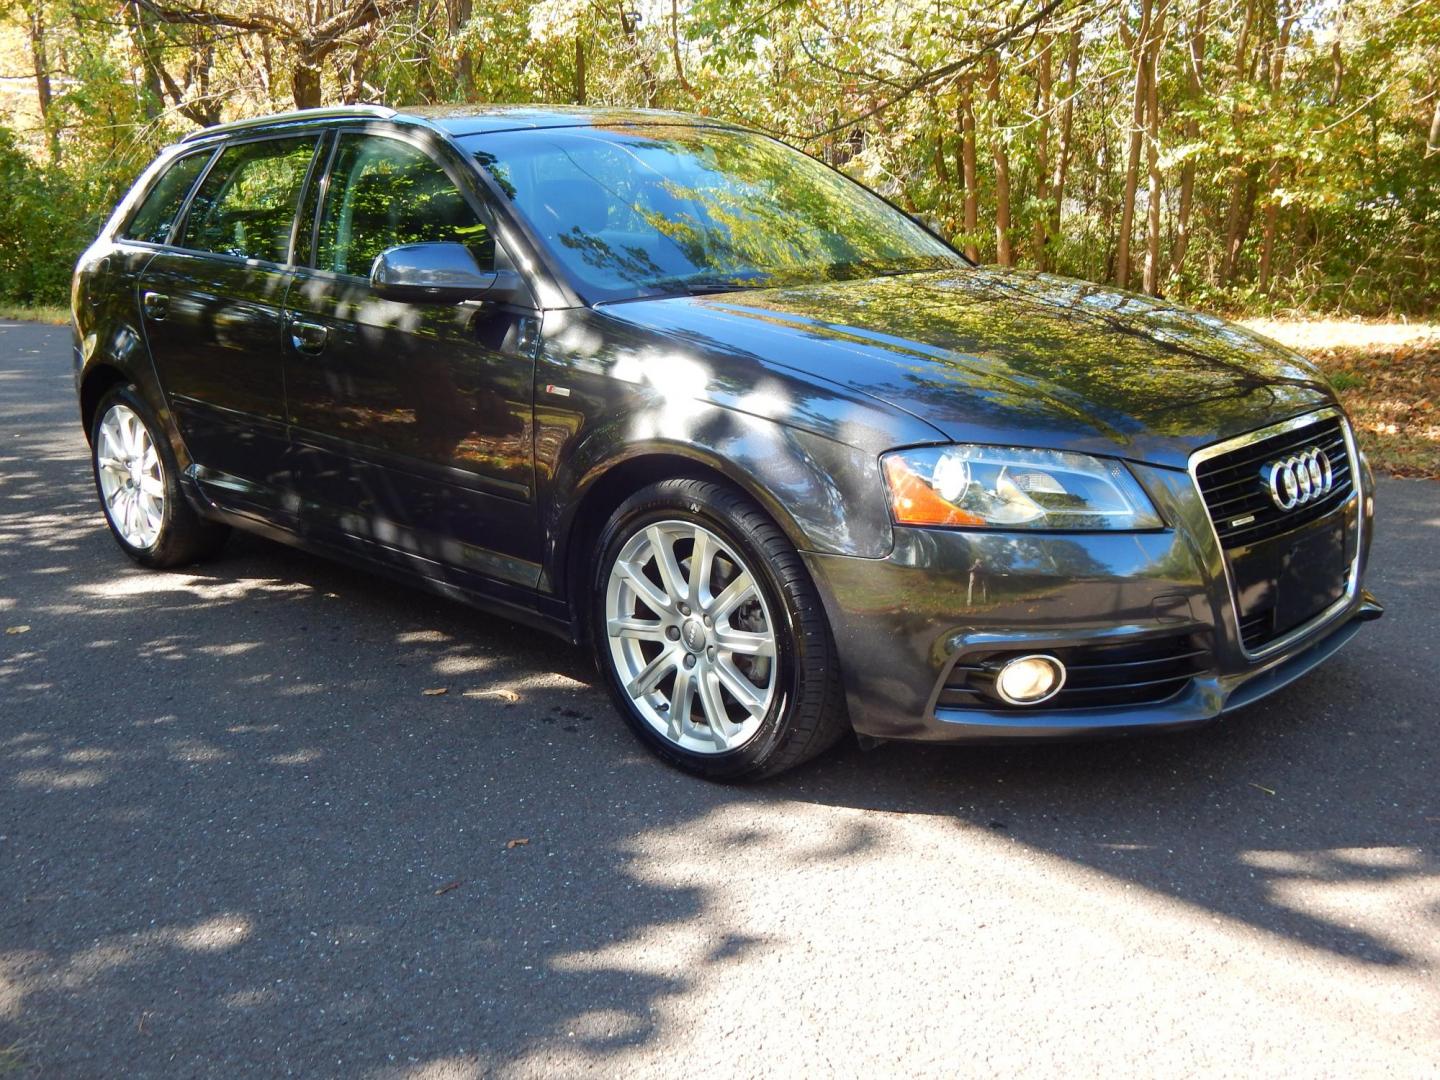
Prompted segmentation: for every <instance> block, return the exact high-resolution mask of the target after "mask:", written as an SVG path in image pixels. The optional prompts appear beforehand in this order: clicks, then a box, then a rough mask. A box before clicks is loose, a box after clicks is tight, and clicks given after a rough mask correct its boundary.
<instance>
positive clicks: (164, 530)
mask: <svg viewBox="0 0 1440 1080" xmlns="http://www.w3.org/2000/svg"><path fill="white" fill-rule="evenodd" d="M90 463H91V467H92V468H93V470H94V473H95V488H96V490H97V491H98V492H99V495H100V506H101V509H103V510H104V511H105V521H106V523H107V524H108V525H109V526H110V533H111V535H112V536H114V537H115V542H116V543H117V544H119V545H120V550H122V551H123V552H125V554H126V555H128V556H130V558H132V559H134V560H135V561H136V562H138V563H140V564H141V565H142V566H149V567H154V568H157V569H159V568H164V567H170V566H181V565H184V564H185V563H190V562H194V561H196V560H197V559H201V558H204V557H205V556H207V555H211V554H213V553H214V552H215V551H217V550H218V549H219V548H220V546H221V545H222V544H223V543H224V542H225V538H226V536H227V535H229V531H230V530H229V529H228V528H226V527H225V526H224V525H220V524H218V523H216V522H213V521H207V520H205V519H204V518H202V517H201V516H200V515H199V514H197V513H196V512H195V510H194V508H193V507H191V505H190V504H189V502H187V501H186V499H185V494H184V492H182V491H181V490H180V470H179V467H178V465H177V464H176V462H175V455H174V454H173V453H171V450H170V445H169V443H168V442H167V441H166V439H165V437H164V432H163V430H162V429H161V427H160V423H159V421H158V420H157V419H156V418H155V415H154V413H152V412H151V410H150V407H149V406H148V405H147V404H146V403H145V400H144V398H142V397H141V396H140V395H139V393H137V392H136V390H135V388H134V387H132V386H120V387H116V388H115V389H113V390H111V391H110V392H109V393H108V394H106V395H105V397H104V398H103V399H102V400H101V402H100V405H99V407H98V408H97V409H96V410H95V422H94V426H93V428H92V429H91V432H90Z"/></svg>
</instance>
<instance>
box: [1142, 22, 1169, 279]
mask: <svg viewBox="0 0 1440 1080" xmlns="http://www.w3.org/2000/svg"><path fill="white" fill-rule="evenodd" d="M1167 6H1168V0H1160V6H1159V9H1158V10H1157V11H1156V13H1155V27H1154V33H1152V34H1151V37H1152V38H1154V44H1152V45H1151V46H1150V48H1149V49H1148V50H1147V52H1148V53H1149V59H1147V60H1146V62H1145V111H1146V114H1147V120H1146V124H1147V130H1146V132H1145V167H1146V171H1147V173H1148V174H1149V178H1150V187H1149V190H1148V196H1149V198H1148V199H1147V201H1146V206H1145V214H1146V230H1145V275H1144V279H1143V281H1144V287H1145V291H1146V292H1147V293H1149V294H1150V295H1151V296H1159V295H1160V197H1161V194H1162V191H1161V186H1160V179H1161V177H1160V41H1161V40H1162V39H1163V38H1164V36H1165V11H1166V7H1167Z"/></svg>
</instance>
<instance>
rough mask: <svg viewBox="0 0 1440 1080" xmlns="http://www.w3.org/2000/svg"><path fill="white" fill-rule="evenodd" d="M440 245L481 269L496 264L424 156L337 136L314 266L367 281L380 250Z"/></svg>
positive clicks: (466, 208) (466, 211)
mask: <svg viewBox="0 0 1440 1080" xmlns="http://www.w3.org/2000/svg"><path fill="white" fill-rule="evenodd" d="M444 241H451V242H458V243H462V244H465V245H466V246H467V247H469V248H470V251H471V253H472V254H473V255H474V256H475V261H476V262H478V263H479V264H480V267H481V268H482V269H486V270H488V269H490V268H491V267H492V266H493V265H494V262H495V244H494V241H493V239H492V238H491V236H490V230H489V229H487V228H486V227H485V224H484V223H483V222H482V221H481V220H480V218H479V217H478V216H476V214H475V211H474V210H473V209H471V207H470V204H469V203H467V202H466V201H465V197H464V196H463V195H461V194H460V191H459V189H458V188H456V186H455V185H454V184H453V183H452V182H451V180H450V178H449V177H448V176H446V175H445V170H444V169H442V168H441V167H440V166H439V165H438V164H437V163H436V162H435V161H433V160H432V159H431V158H430V157H429V156H428V155H427V154H425V153H424V152H423V151H421V150H418V149H416V148H415V147H413V146H411V145H409V144H408V143H404V142H401V141H399V140H398V139H385V138H379V137H376V136H372V135H342V136H341V138H340V145H339V147H338V148H337V149H336V152H335V163H334V165H332V166H331V169H330V189H329V191H328V193H327V194H326V196H325V208H324V210H323V211H322V213H321V216H320V243H319V245H318V246H317V248H316V256H315V265H316V266H317V267H318V268H320V269H321V270H333V271H334V272H336V273H338V274H354V275H356V276H358V277H369V276H370V267H371V265H372V264H374V262H375V256H377V255H379V254H380V253H381V252H382V251H384V250H385V249H386V248H390V247H395V246H396V245H397V244H418V243H433V242H444Z"/></svg>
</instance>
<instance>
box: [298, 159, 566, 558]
mask: <svg viewBox="0 0 1440 1080" xmlns="http://www.w3.org/2000/svg"><path fill="white" fill-rule="evenodd" d="M323 192H324V193H323V195H322V196H321V200H320V205H319V209H318V221H317V225H316V228H315V232H314V239H313V244H312V246H313V256H312V258H311V259H309V260H308V261H309V262H310V264H311V265H310V267H309V268H308V269H304V270H302V271H301V272H300V275H299V277H298V278H297V280H296V281H295V283H294V285H293V286H292V288H291V289H290V292H289V296H288V298H287V305H286V306H287V311H286V319H287V333H286V353H285V384H286V398H287V402H288V410H289V422H290V425H291V438H292V442H293V449H292V452H293V454H294V458H293V460H294V462H295V472H296V482H297V485H298V488H299V491H300V494H301V496H302V498H303V499H304V500H305V503H306V506H305V508H304V509H305V512H306V516H307V517H309V518H310V519H311V520H315V519H316V518H317V517H318V519H319V520H321V521H325V522H328V523H329V524H330V525H332V526H333V527H334V528H336V529H338V530H339V531H340V532H341V533H343V534H344V535H345V536H346V537H347V538H349V539H350V540H352V541H363V542H367V543H368V544H369V545H372V546H373V545H379V546H381V547H383V548H386V549H390V550H391V551H393V552H394V553H396V554H400V553H403V554H404V555H405V556H408V557H409V558H410V559H412V560H414V559H420V560H426V561H428V562H430V563H434V564H445V565H449V566H453V567H458V568H460V569H462V570H465V571H469V572H473V573H477V574H480V575H482V576H484V577H488V578H492V579H497V580H500V581H505V582H511V583H515V584H523V585H527V586H533V585H534V584H535V583H536V581H537V580H538V577H539V566H538V563H537V560H536V552H537V536H538V526H537V521H536V510H535V498H534V494H535V486H534V457H533V444H532V400H533V398H532V394H533V369H534V354H535V344H536V340H537V337H538V334H537V316H536V313H535V312H534V311H533V310H529V309H527V308H523V307H516V306H513V305H499V304H495V303H488V302H487V303H465V304H460V305H454V304H430V303H408V302H406V303H401V302H396V301H393V300H386V299H383V298H381V297H380V296H378V295H376V294H375V292H374V291H373V290H371V288H370V284H369V273H370V267H371V264H372V263H373V262H374V260H375V257H376V256H377V255H378V254H380V252H382V251H384V250H385V249H386V248H389V247H393V246H395V245H398V244H408V243H419V242H426V241H431V242H434V241H451V242H454V241H459V242H461V243H464V244H466V245H467V246H468V247H469V248H470V250H471V252H472V254H474V255H475V257H476V261H477V263H479V264H480V267H481V269H484V270H489V269H492V268H494V266H495V262H496V244H495V241H494V238H493V236H492V235H491V231H490V228H489V225H488V223H487V222H486V221H485V220H484V219H483V218H482V216H481V214H480V213H479V211H478V210H477V208H476V206H475V205H474V204H473V203H472V202H471V201H470V200H469V199H468V198H467V197H466V196H465V195H464V194H463V193H462V191H461V190H460V188H459V186H458V185H457V184H456V183H455V181H454V179H452V177H451V176H450V175H449V174H448V173H447V171H446V169H445V168H444V167H443V166H442V165H441V164H440V163H439V162H438V161H437V160H436V159H434V158H433V157H431V156H430V154H429V153H428V152H427V151H426V150H425V149H423V148H421V147H420V146H418V145H416V144H415V143H412V142H410V141H408V140H406V139H403V138H399V137H395V136H391V135H385V134H377V133H374V132H365V131H353V132H342V133H341V134H340V135H339V137H338V139H337V140H336V143H335V148H334V151H333V153H332V155H331V159H330V164H329V172H328V178H327V180H326V182H325V184H324V187H323ZM502 258H503V256H502ZM421 569H422V570H423V569H424V567H421Z"/></svg>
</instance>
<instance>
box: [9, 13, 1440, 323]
mask: <svg viewBox="0 0 1440 1080" xmlns="http://www.w3.org/2000/svg"><path fill="white" fill-rule="evenodd" d="M1147 4H1148V5H1149V6H1150V7H1151V9H1152V14H1153V15H1155V17H1156V20H1158V21H1159V22H1161V24H1162V25H1163V29H1161V31H1160V34H1159V37H1158V38H1157V44H1156V48H1155V53H1156V57H1157V59H1156V69H1157V73H1158V74H1157V79H1156V104H1157V109H1156V117H1157V119H1155V120H1154V122H1153V125H1150V124H1147V128H1146V131H1145V140H1144V146H1145V150H1147V151H1148V150H1149V149H1151V148H1152V146H1153V149H1154V150H1155V152H1156V155H1157V159H1158V165H1157V174H1158V176H1157V185H1158V191H1159V195H1160V199H1159V204H1160V214H1159V228H1158V246H1159V260H1158V264H1159V267H1160V273H1159V275H1158V280H1157V281H1156V282H1155V288H1156V291H1159V292H1162V293H1163V294H1164V295H1166V296H1172V297H1176V298H1179V299H1183V300H1187V301H1191V302H1196V303H1203V304H1206V305H1209V306H1214V307H1220V308H1228V309H1251V310H1258V311H1272V310H1286V309H1300V310H1308V311H1330V310H1338V311H1349V312H1358V313H1381V312H1396V311H1407V312H1416V313H1425V312H1429V311H1433V310H1434V308H1435V306H1436V304H1437V301H1440V147H1436V148H1434V150H1430V151H1427V143H1428V142H1429V141H1430V139H1431V126H1432V121H1434V120H1435V117H1436V116H1437V110H1440V4H1437V3H1433V2H1431V3H1425V2H1421V3H1416V2H1415V0H1343V2H1339V3H1337V2H1335V0H1123V2H1122V0H1065V2H1064V3H1060V4H1058V5H1056V4H1053V3H1046V2H1045V0H1000V2H998V3H997V2H992V0H984V2H982V0H958V2H956V3H950V4H938V3H935V2H934V0H876V2H869V3H863V4H861V3H856V2H855V0H809V2H807V3H805V4H801V3H799V2H798V0H774V2H763V0H762V2H760V3H750V2H747V0H674V2H673V3H667V2H664V0H658V2H652V3H647V4H645V5H638V4H637V5H614V6H605V5H593V4H589V3H584V2H582V0H495V2H493V3H485V4H479V3H475V2H473V0H446V2H445V3H440V2H439V0H404V2H401V0H334V2H333V3H331V4H328V5H325V6H324V7H325V12H324V13H323V18H322V17H321V15H320V14H317V9H316V8H315V6H314V5H310V4H304V3H301V2H300V0H213V2H210V3H207V4H205V5H202V7H201V8H200V9H197V8H194V7H193V6H190V7H187V6H185V5H181V4H180V3H179V2H178V0H153V2H152V3H147V4H146V5H144V6H143V7H142V6H141V5H124V6H123V8H121V9H116V8H115V7H114V6H113V5H103V4H100V3H98V0H0V29H3V30H5V31H6V32H7V33H8V35H9V36H6V37H0V41H3V42H15V43H20V44H21V45H23V43H25V42H27V41H28V42H29V44H30V46H31V51H32V52H33V50H34V48H35V47H36V45H37V42H36V40H35V39H34V35H33V34H32V33H31V28H32V27H33V26H34V25H35V21H34V20H32V19H30V18H29V17H28V14H27V13H29V12H39V13H40V14H41V16H42V18H41V19H40V20H39V23H40V24H41V25H43V27H44V32H43V34H42V35H41V38H42V40H40V41H39V42H38V45H39V46H40V47H41V49H42V51H43V52H44V54H45V56H46V57H47V60H46V64H47V65H48V70H49V72H50V75H51V78H50V93H51V96H52V98H53V101H52V104H51V106H50V108H49V110H48V113H47V115H46V116H45V117H44V118H43V123H42V124H41V126H40V128H39V129H34V125H33V121H29V120H26V121H25V122H23V123H22V120H21V118H20V117H19V116H18V115H17V117H15V118H12V120H11V123H12V126H14V127H15V129H16V130H17V131H18V130H20V129H21V128H22V127H28V128H31V129H32V130H29V131H26V132H25V134H24V136H23V137H17V138H13V139H7V140H5V142H4V149H3V151H0V161H3V169H4V173H3V176H4V180H3V183H4V184H5V187H4V188H3V189H0V195H3V196H5V197H6V204H5V206H4V207H3V208H0V215H3V221H4V222H5V229H4V231H3V232H0V252H3V255H0V258H3V259H4V260H5V261H4V267H5V268H6V271H7V273H6V278H5V281H4V282H3V283H0V295H15V296H20V295H24V296H27V297H28V296H34V297H39V298H42V299H49V300H52V301H53V300H55V299H56V298H57V296H58V295H59V293H60V292H63V279H64V277H65V276H66V274H67V273H68V267H69V265H70V262H71V260H72V259H73V257H74V255H75V254H76V253H78V251H79V249H80V247H82V246H83V243H84V241H85V239H86V238H87V237H88V236H89V235H91V233H92V232H93V229H94V227H95V226H96V225H97V224H98V222H99V221H100V220H101V219H102V218H103V216H104V214H105V212H106V210H107V209H108V207H109V206H111V205H113V203H114V201H115V199H116V198H117V197H118V195H119V194H120V192H121V191H122V190H123V189H124V187H125V186H126V185H127V184H128V183H129V182H130V180H131V179H132V178H133V176H134V175H135V174H136V173H137V172H138V171H139V169H140V168H141V167H142V166H143V165H144V163H145V162H146V161H147V160H148V159H149V158H150V157H151V156H152V155H153V153H154V151H155V150H156V149H157V148H158V147H159V146H161V145H163V144H164V143H165V142H167V141H169V140H171V139H173V137H174V136H175V135H177V134H178V133H180V132H181V131H183V130H186V129H189V128H191V127H193V126H195V125H196V124H201V123H212V122H215V121H216V120H219V119H229V118H233V117H237V116H243V115H254V114H259V113H264V112H270V111H275V110H277V109H281V108H286V107H292V106H293V105H294V104H295V102H296V101H297V100H299V99H300V98H301V97H302V96H303V94H302V89H303V87H304V86H306V85H308V86H310V87H311V90H312V91H313V88H314V84H315V79H316V78H318V92H317V93H318V97H312V98H310V99H309V100H311V101H313V100H324V101H341V100H349V101H355V100H369V101H385V102H389V103H392V104H396V105H404V104H412V103H464V102H478V101H486V102H530V101H547V102H554V103H567V102H582V101H583V102H584V103H586V104H589V105H623V106H639V107H659V108H674V109H682V110H685V111H690V112H699V113H703V114H707V115H711V116H716V117H721V118H725V119H729V120H735V121H739V122H742V123H746V124H748V125H750V126H753V127H758V128H761V129H763V130H766V131H769V132H771V133H773V134H776V135H777V136H778V137H780V138H782V139H784V140H786V141H788V142H790V143H792V144H794V145H797V146H799V147H801V148H802V149H804V150H806V151H807V152H809V153H811V154H814V155H815V156H817V157H820V158H822V159H824V160H825V161H827V162H829V163H831V164H833V165H835V166H837V167H839V168H841V169H842V170H844V171H845V172H847V173H849V174H850V175H852V176H854V177H856V178H857V179H860V180H862V181H863V182H865V183H867V184H869V185H871V186H872V187H874V188H876V189H877V190H879V191H880V192H881V193H882V194H884V195H886V196H887V197H888V198H890V199H892V200H893V201H894V202H896V203H897V204H898V205H900V206H902V207H904V208H905V209H907V210H909V211H911V212H913V213H916V214H917V215H922V216H925V217H927V218H930V219H932V220H934V221H935V222H937V223H938V225H939V227H940V228H941V230H942V231H943V232H944V233H945V234H947V235H948V236H949V237H950V238H951V239H952V240H953V241H954V242H955V243H957V244H960V245H965V246H971V247H973V248H974V249H975V250H976V251H977V253H978V254H979V256H980V257H981V258H982V259H984V260H994V259H996V258H997V253H998V250H999V245H998V240H999V230H998V221H999V219H1000V217H1001V207H1002V203H1003V202H1008V216H1009V219H1010V224H1009V228H1008V230H1006V231H1005V235H1006V239H1007V240H1008V245H1009V247H1010V248H1011V249H1012V251H1013V253H1014V257H1013V261H1014V262H1015V263H1016V264H1017V265H1020V266H1034V267H1043V268H1045V269H1049V270H1053V271H1056V272H1058V273H1061V274H1066V275H1073V276H1076V277H1081V278H1085V279H1089V280H1096V281H1102V280H1111V279H1113V278H1114V277H1115V275H1116V268H1117V266H1116V264H1117V250H1118V247H1119V243H1120V236H1119V231H1120V222H1121V220H1122V211H1123V208H1124V205H1125V200H1126V166H1127V150H1128V144H1129V141H1130V130H1131V126H1132V110H1133V107H1134V106H1133V93H1134V89H1133V88H1134V85H1135V80H1136V72H1137V59H1138V57H1139V55H1140V50H1139V49H1137V48H1136V36H1137V34H1138V33H1139V31H1140V27H1141V24H1142V17H1141V12H1142V9H1143V8H1144V7H1145V6H1146V5H1147ZM1162 6H1163V8H1164V18H1163V20H1160V17H1159V11H1160V10H1161V7H1162ZM202 9H203V12H204V18H203V19H199V20H195V19H189V18H187V17H186V15H185V13H186V12H191V13H193V12H194V11H196V10H202ZM117 11H118V13H117ZM165 11H168V12H170V13H171V15H172V16H174V17H171V18H163V17H161V15H160V13H161V12H165ZM346 13H349V14H350V15H351V16H353V18H352V21H350V22H347V23H345V27H344V29H343V32H339V33H337V34H335V35H333V37H332V38H331V39H329V44H327V45H325V46H324V47H320V46H319V45H317V44H316V43H317V42H319V41H320V40H321V38H322V37H323V35H324V33H327V32H328V31H326V30H325V29H324V26H327V25H330V24H332V23H334V20H335V19H339V18H341V17H342V16H343V15H345V14H346ZM317 20H318V21H317ZM342 21H343V20H342ZM322 24H324V25H322ZM1202 25H1203V34H1202V33H1197V31H1199V30H1200V29H1201V27H1202ZM1072 41H1074V42H1078V51H1077V52H1076V54H1075V55H1076V56H1077V59H1078V64H1077V66H1076V68H1075V70H1074V72H1073V78H1074V85H1073V90H1074V92H1073V95H1072V93H1071V89H1070V84H1069V82H1068V80H1070V79H1071V77H1072V73H1071V71H1070V69H1069V65H1068V63H1067V60H1068V58H1069V55H1070V45H1071V42H1072ZM1192 47H1193V48H1195V49H1196V51H1197V53H1198V58H1199V63H1198V65H1197V64H1196V63H1195V62H1193V61H1192ZM307 48H309V49H311V50H312V51H311V53H310V54H309V56H308V59H307V58H306V56H305V55H303V54H304V50H305V49H307ZM21 52H23V49H22V50H21ZM1047 57H1048V64H1047V63H1046V62H1045V61H1046V58H1047ZM34 59H35V57H34V56H33V55H21V54H20V53H19V52H17V54H16V55H14V56H11V57H9V58H8V60H9V62H8V64H7V70H9V71H30V70H33V69H34V63H33V61H34ZM1047 68H1048V71H1049V90H1048V92H1047V91H1046V90H1045V89H1044V86H1043V80H1042V74H1041V73H1042V71H1043V70H1046V69H1047ZM307 73H309V74H307ZM992 75H993V79H992ZM312 76H313V77H312ZM1197 76H1198V77H1197ZM307 79H308V82H307ZM967 103H968V110H969V112H970V114H971V115H973V119H974V135H973V140H972V141H971V144H970V145H971V149H972V150H973V156H974V161H975V176H974V183H973V185H971V186H970V187H968V189H967V184H966V181H965V169H964V159H965V156H966V155H965V142H966V138H965V136H964V134H963V130H962V129H963V126H964V117H965V115H966V112H967ZM1067 103H1068V105H1067ZM1067 118H1068V124H1069V132H1070V137H1069V139H1068V141H1067V142H1065V143H1064V144H1063V145H1064V147H1065V150H1066V152H1065V165H1066V169H1065V184H1064V190H1063V193H1062V194H1061V195H1060V197H1059V198H1058V199H1057V197H1056V194H1055V192H1054V190H1053V187H1052V184H1053V180H1054V176H1055V172H1056V162H1057V160H1058V159H1059V157H1060V155H1061V150H1062V130H1063V128H1064V126H1065V124H1066V123H1067ZM3 119H4V118H3V117H0V121H3ZM42 162H43V163H44V164H41V163H42ZM1002 162H1003V165H1004V168H1005V171H1006V173H1008V186H1009V192H1008V200H1006V199H1005V198H1004V192H1003V185H1002V182H1001V164H1002ZM1148 180H1149V177H1148V175H1147V154H1145V153H1142V154H1140V163H1139V182H1138V185H1137V193H1136V196H1135V200H1134V215H1133V217H1134V225H1133V231H1132V235H1131V237H1130V251H1131V265H1132V269H1131V273H1130V275H1129V277H1128V281H1129V284H1131V285H1132V286H1134V285H1137V284H1138V283H1139V278H1140V275H1139V271H1138V269H1135V267H1137V266H1138V264H1139V263H1140V262H1142V261H1143V259H1144V255H1145V247H1146V239H1147V213H1146V211H1147V209H1148V203H1149V183H1148ZM1182 188H1186V189H1188V190H1189V191H1190V192H1191V195H1190V198H1189V201H1188V204H1187V205H1188V207H1189V210H1188V220H1187V221H1186V226H1187V227H1186V229H1185V230H1184V232H1185V241H1184V244H1183V245H1182V243H1181V231H1182V230H1181V222H1182V217H1184V215H1182V213H1181V204H1182V202H1183V201H1184V200H1183V198H1182V194H1181V192H1182ZM22 207H24V208H25V209H23V210H22V209H21V208H22ZM967 207H972V208H973V212H974V214H975V220H974V224H973V226H967V223H966V222H967ZM12 222H13V224H12ZM22 223H23V225H24V228H23V229H22V228H21V227H20V226H21V224H22ZM1182 248H1183V250H1182ZM18 290H25V291H24V292H23V293H22V292H20V291H18Z"/></svg>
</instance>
